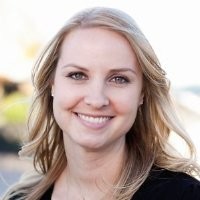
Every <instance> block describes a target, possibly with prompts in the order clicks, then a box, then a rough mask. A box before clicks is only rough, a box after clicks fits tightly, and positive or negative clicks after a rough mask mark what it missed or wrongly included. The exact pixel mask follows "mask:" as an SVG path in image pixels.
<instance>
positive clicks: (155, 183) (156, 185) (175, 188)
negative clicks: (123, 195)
mask: <svg viewBox="0 0 200 200" xmlns="http://www.w3.org/2000/svg"><path fill="white" fill-rule="evenodd" d="M145 199H148V200H151V199H154V200H158V199H159V200H160V199H162V200H168V199H170V200H173V199H174V200H175V199H176V200H191V199H192V200H200V182H199V181H198V180H197V179H195V178H194V177H192V176H190V175H188V174H186V173H183V172H174V171H169V170H166V169H160V168H155V169H152V171H151V173H150V175H149V177H148V178H147V180H146V181H145V182H144V184H143V185H142V186H141V188H140V189H139V190H138V191H137V193H136V194H135V196H134V200H145Z"/></svg>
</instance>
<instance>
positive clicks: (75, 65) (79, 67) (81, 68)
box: [62, 63, 88, 71]
mask: <svg viewBox="0 0 200 200" xmlns="http://www.w3.org/2000/svg"><path fill="white" fill-rule="evenodd" d="M66 67H73V68H77V69H79V70H83V71H88V70H87V68H86V67H82V66H80V65H77V64H74V63H69V64H66V65H64V66H62V68H66Z"/></svg>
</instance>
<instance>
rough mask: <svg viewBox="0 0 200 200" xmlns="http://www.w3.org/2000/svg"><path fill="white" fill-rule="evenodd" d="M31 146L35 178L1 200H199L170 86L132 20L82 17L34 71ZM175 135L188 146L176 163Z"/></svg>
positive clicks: (102, 11)
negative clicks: (170, 139)
mask: <svg viewBox="0 0 200 200" xmlns="http://www.w3.org/2000/svg"><path fill="white" fill-rule="evenodd" d="M33 80H34V86H35V101H34V103H33V107H32V112H31V115H30V119H29V132H30V134H29V138H28V143H27V144H26V145H25V146H24V147H23V148H22V150H21V152H20V155H21V156H28V157H31V158H33V164H34V167H35V170H36V172H35V173H34V174H31V175H30V176H27V177H25V178H24V179H23V181H21V182H20V183H18V184H17V185H16V186H14V187H12V188H11V189H10V190H9V191H8V193H7V194H6V195H5V197H4V198H3V199H4V200H5V199H26V200H33V199H34V200H39V199H42V200H43V199H53V200H57V199H59V200H64V199H86V200H87V199H92V200H93V199H95V200H97V199H109V200H112V199H117V200H119V199H123V200H130V199H134V200H139V199H141V200H142V199H148V200H149V199H154V200H158V199H159V200H160V199H161V198H162V199H170V200H171V199H184V200H186V199H188V200H189V199H190V200H191V199H194V200H197V199H200V183H199V181H198V180H197V179H195V178H194V177H193V176H199V174H200V168H199V166H198V165H197V164H196V163H195V161H193V156H194V146H193V144H192V142H191V141H190V140H189V138H188V137H187V135H186V133H185V131H184V129H183V128H182V126H181V124H180V123H179V121H178V118H177V116H176V114H175V112H174V108H173V105H172V103H171V99H170V95H169V82H168V80H167V79H166V76H165V72H164V71H163V69H162V68H161V66H160V64H159V61H158V59H157V57H156V55H155V53H154V51H153V49H152V48H151V46H150V44H149V42H148V41H147V39H146V38H145V36H144V35H143V34H142V32H141V31H140V29H139V28H138V27H137V25H136V24H135V22H134V21H133V19H132V18H131V17H130V16H128V15H127V14H125V13H123V12H122V11H119V10H116V9H111V8H99V7H97V8H91V9H86V10H83V11H81V12H80V13H77V14H76V15H75V16H74V17H72V18H71V19H70V20H69V21H68V22H67V24H66V25H65V26H64V27H63V28H62V29H61V30H60V31H59V32H58V34H57V35H56V36H55V38H54V39H53V40H52V42H51V43H50V44H49V46H48V47H47V48H46V50H45V51H44V53H43V54H42V55H41V57H40V58H39V60H38V62H37V63H36V66H35V70H34V76H33ZM171 132H174V133H176V134H177V135H178V136H180V137H181V138H182V139H183V140H184V141H185V142H186V144H187V145H188V148H189V150H190V154H191V158H184V157H182V156H180V155H179V154H178V153H177V152H176V150H175V149H174V147H172V146H171V145H170V144H169V142H168V138H169V136H170V134H171Z"/></svg>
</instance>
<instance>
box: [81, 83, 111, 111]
mask: <svg viewBox="0 0 200 200" xmlns="http://www.w3.org/2000/svg"><path fill="white" fill-rule="evenodd" d="M84 101H85V103H86V104H87V105H89V106H92V107H93V108H97V109H99V108H102V107H105V106H108V105H109V98H108V96H107V95H106V91H105V87H104V86H103V85H100V84H94V85H91V86H88V90H87V94H86V95H85V98H84Z"/></svg>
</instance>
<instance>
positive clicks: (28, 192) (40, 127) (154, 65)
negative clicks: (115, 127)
mask: <svg viewBox="0 0 200 200" xmlns="http://www.w3.org/2000/svg"><path fill="white" fill-rule="evenodd" d="M88 27H101V28H103V29H109V30H111V31H115V32H117V33H119V34H121V35H122V36H124V37H125V38H126V39H127V40H128V41H129V43H130V45H131V46H132V48H133V50H134V52H135V53H136V56H137V59H138V62H139V64H140V67H141V69H142V72H143V79H144V81H143V82H144V88H143V92H144V103H143V105H142V106H141V107H140V108H139V110H138V114H137V117H136V120H135V122H134V124H133V126H132V128H131V129H130V131H129V132H128V133H127V137H126V143H127V149H128V159H127V160H126V161H125V166H124V170H123V172H122V173H121V177H120V178H119V181H118V183H116V187H115V188H116V191H115V198H116V199H118V200H121V199H123V200H128V199H131V197H132V196H133V194H134V193H135V192H136V191H137V190H138V188H139V187H140V186H141V184H142V183H143V182H144V181H145V179H146V178H147V176H148V174H149V172H150V170H151V168H152V166H153V165H155V166H158V167H161V168H165V169H169V170H172V171H181V172H187V173H189V174H191V175H192V174H193V173H194V172H195V173H196V174H199V171H200V169H199V167H198V165H197V164H196V163H195V162H194V161H193V158H194V155H195V151H194V146H193V144H192V142H191V141H190V139H189V138H188V136H187V134H186V132H185V130H184V129H183V128H182V126H181V124H180V123H179V120H178V117H177V116H176V113H175V110H174V107H173V104H172V102H171V99H170V95H169V89H170V87H169V82H168V80H167V78H166V74H165V72H164V71H163V69H162V68H161V66H160V63H159V61H158V59H157V57H156V55H155V53H154V51H153V49H152V47H151V45H150V44H149V42H148V41H147V39H146V38H145V36H144V35H143V33H142V32H141V31H140V29H139V28H138V26H137V24H136V23H135V22H134V20H133V19H132V18H131V17H130V16H129V15H127V14H126V13H124V12H122V11H120V10H117V9H112V8H104V7H95V8H90V9H85V10H83V11H81V12H79V13H77V14H76V15H75V16H73V17H72V18H71V19H70V20H69V21H68V22H67V23H66V24H65V25H64V26H63V28H62V29H61V30H60V31H59V32H58V33H57V35H56V36H55V37H54V38H53V40H52V41H51V42H50V44H49V45H48V46H47V48H46V50H45V51H44V52H43V53H42V55H41V56H40V57H39V59H38V61H37V63H36V65H35V68H34V70H33V83H34V87H35V94H34V95H35V99H34V102H33V105H32V110H31V114H30V118H29V138H28V142H27V144H26V145H24V146H23V148H22V150H21V152H20V155H21V156H28V157H32V158H33V164H34V167H35V170H36V171H37V176H34V178H27V179H26V180H24V182H22V183H20V184H18V185H16V186H15V187H13V188H12V189H11V190H10V191H9V194H11V193H12V195H16V194H17V193H18V194H20V193H22V194H24V195H25V196H26V197H22V199H25V198H26V199H27V200H32V199H34V200H38V199H40V198H41V196H42V195H43V194H44V192H45V191H46V190H47V189H48V188H49V187H50V186H51V185H52V184H53V183H54V182H55V180H56V179H57V178H58V176H59V175H60V174H61V172H62V170H63V169H64V167H65V166H66V164H67V158H66V156H65V152H64V144H63V138H62V131H61V129H60V128H59V126H58V125H57V123H56V121H55V119H54V116H53V110H52V97H51V84H52V79H53V76H54V72H55V69H56V65H57V61H58V58H59V54H60V47H61V45H62V42H63V39H64V38H65V37H66V35H67V34H68V33H69V32H71V31H73V30H74V29H76V28H88ZM172 131H173V132H174V133H176V134H177V135H179V136H180V137H181V138H182V139H183V140H184V141H185V143H186V144H187V146H188V149H189V151H190V158H183V157H181V156H180V155H178V153H177V152H176V151H175V149H174V148H173V147H172V146H171V145H170V143H169V142H168V140H169V136H170V133H171V132H172ZM13 191H15V192H13ZM8 196H9V195H7V196H6V197H5V198H4V199H7V197H8Z"/></svg>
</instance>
